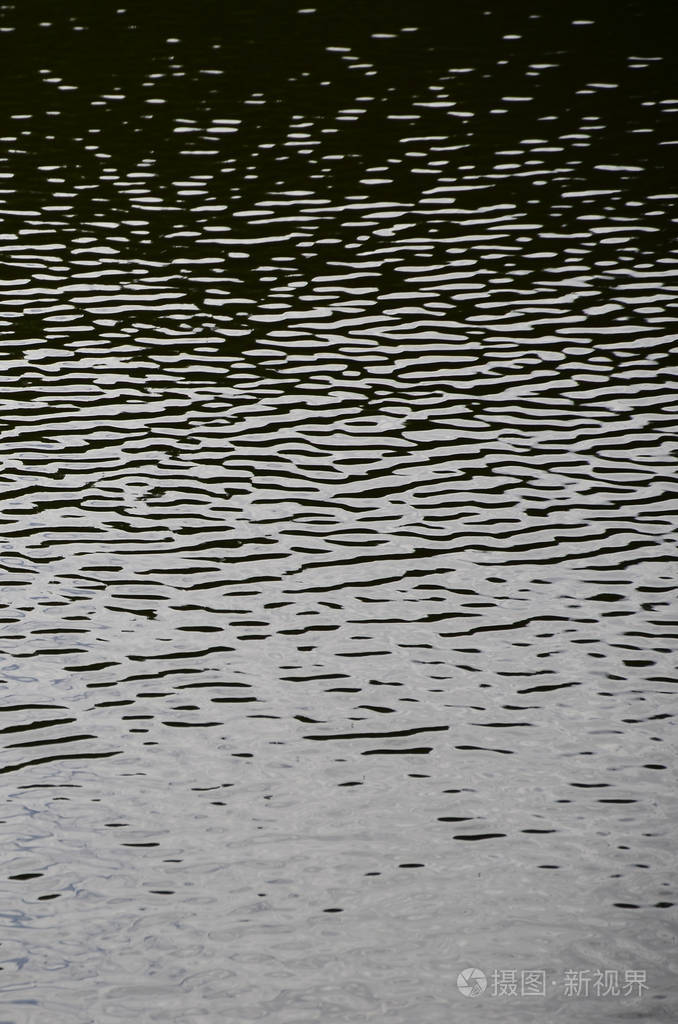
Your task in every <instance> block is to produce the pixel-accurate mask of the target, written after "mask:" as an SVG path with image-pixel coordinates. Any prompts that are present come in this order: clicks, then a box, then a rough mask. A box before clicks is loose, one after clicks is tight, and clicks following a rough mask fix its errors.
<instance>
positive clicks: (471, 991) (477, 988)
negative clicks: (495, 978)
mask: <svg viewBox="0 0 678 1024" xmlns="http://www.w3.org/2000/svg"><path fill="white" fill-rule="evenodd" d="M457 988H458V989H459V991H460V992H461V994H462V995H463V996H470V997H471V998H473V997H474V996H481V995H482V994H483V992H484V991H485V989H486V988H487V978H486V977H485V975H484V974H483V972H482V971H481V970H480V968H479V967H467V968H466V970H464V971H462V972H461V974H459V976H458V977H457Z"/></svg>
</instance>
